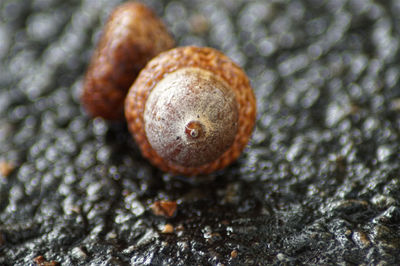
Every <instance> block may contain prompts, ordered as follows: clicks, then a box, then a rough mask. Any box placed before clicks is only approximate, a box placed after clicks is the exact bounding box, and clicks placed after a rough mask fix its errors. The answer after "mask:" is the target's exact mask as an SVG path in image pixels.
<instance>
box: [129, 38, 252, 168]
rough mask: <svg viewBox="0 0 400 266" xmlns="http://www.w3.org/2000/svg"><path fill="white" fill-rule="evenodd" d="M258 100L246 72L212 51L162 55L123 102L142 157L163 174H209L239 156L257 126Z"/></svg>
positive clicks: (176, 51) (185, 49) (191, 49)
mask: <svg viewBox="0 0 400 266" xmlns="http://www.w3.org/2000/svg"><path fill="white" fill-rule="evenodd" d="M255 115H256V106H255V97H254V94H253V91H252V88H251V87H250V83H249V80H248V78H247V76H246V74H245V73H244V72H243V70H242V69H241V68H240V67H238V66H237V65H236V64H235V63H233V62H232V61H231V60H230V59H229V58H228V57H226V56H225V55H223V54H222V53H220V52H218V51H217V50H214V49H211V48H200V47H190V46H189V47H180V48H175V49H172V50H169V51H167V52H164V53H161V54H160V55H158V56H157V57H155V58H154V59H152V60H151V61H150V62H149V63H148V64H147V65H146V67H145V68H144V69H143V70H142V71H141V72H140V74H139V76H138V78H137V79H136V81H135V82H134V84H133V85H132V87H131V88H130V90H129V93H128V96H127V98H126V101H125V116H126V119H127V121H128V127H129V130H130V131H131V133H132V134H133V136H134V138H135V140H136V142H137V143H138V145H139V147H140V149H141V151H142V154H143V156H145V157H146V158H148V159H149V160H150V161H151V163H153V164H154V165H156V166H158V167H159V168H161V169H162V170H164V171H167V172H172V173H176V174H184V175H197V174H207V173H210V172H213V171H215V170H218V169H221V168H224V167H225V166H227V165H228V164H230V163H231V162H233V161H234V160H235V159H237V157H238V156H239V155H240V153H241V151H242V150H243V149H244V147H245V146H246V145H247V142H248V140H249V138H250V135H251V132H252V130H253V127H254V122H255Z"/></svg>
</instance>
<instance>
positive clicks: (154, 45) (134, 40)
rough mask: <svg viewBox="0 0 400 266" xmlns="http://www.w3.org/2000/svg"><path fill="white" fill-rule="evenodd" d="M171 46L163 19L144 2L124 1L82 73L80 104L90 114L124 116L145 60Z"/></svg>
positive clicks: (121, 117)
mask: <svg viewBox="0 0 400 266" xmlns="http://www.w3.org/2000/svg"><path fill="white" fill-rule="evenodd" d="M173 46H174V40H173V38H172V36H171V35H170V34H169V33H168V31H167V29H166V27H165V26H164V24H163V22H162V21H161V20H160V19H159V18H158V17H157V16H156V15H155V14H154V13H153V11H152V10H150V9H149V8H148V7H146V6H145V5H143V4H140V3H135V2H127V3H124V4H122V5H120V6H118V7H116V8H115V9H114V11H113V12H112V14H111V15H110V17H109V19H108V21H107V23H106V25H105V28H104V31H103V34H102V36H101V39H100V41H99V43H98V46H97V49H96V50H95V52H94V54H93V56H92V60H91V63H90V65H89V67H88V71H87V73H86V76H85V80H84V85H83V93H82V97H81V98H82V103H83V105H84V107H85V109H86V111H87V112H88V113H89V114H90V115H91V116H93V117H96V116H101V117H103V118H105V119H110V120H121V119H123V118H124V115H123V109H124V100H125V97H126V94H127V92H128V89H129V87H130V86H131V85H132V83H133V82H134V80H135V79H136V77H137V75H138V73H139V72H140V70H141V69H142V68H143V67H144V66H145V65H146V63H147V62H148V61H149V60H150V59H151V58H153V57H154V56H156V55H157V54H159V53H160V52H162V51H165V50H168V49H170V48H172V47H173Z"/></svg>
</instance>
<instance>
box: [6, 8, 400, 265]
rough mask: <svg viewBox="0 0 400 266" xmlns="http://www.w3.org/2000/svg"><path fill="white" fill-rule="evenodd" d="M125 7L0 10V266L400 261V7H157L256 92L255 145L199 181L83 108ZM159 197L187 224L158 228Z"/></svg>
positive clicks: (184, 39) (181, 40)
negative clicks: (97, 48)
mask: <svg viewBox="0 0 400 266" xmlns="http://www.w3.org/2000/svg"><path fill="white" fill-rule="evenodd" d="M119 2H120V1H109V0H101V1H99V0H83V1H77V0H75V1H61V0H34V1H30V0H20V1H14V0H3V1H1V2H0V21H1V24H0V40H1V41H0V60H1V61H0V70H1V71H0V160H1V161H5V162H10V163H12V164H13V165H15V169H14V170H13V171H12V172H11V173H10V174H9V175H8V176H7V177H3V176H1V177H0V264H5V265H27V264H32V263H33V260H34V258H37V257H38V256H43V258H44V259H45V261H49V262H50V261H56V262H60V263H61V264H62V265H68V264H75V265H88V264H89V265H96V264H100V263H104V264H113V265H126V264H134V265H135V264H141V265H143V264H144V265H149V264H153V265H160V264H171V265H194V264H202V265H207V264H212V265H218V264H224V265H243V264H251V265H254V264H260V265H263V264H287V265H294V264H309V263H314V264H330V263H342V264H350V265H351V264H361V263H366V264H381V265H390V264H392V265H393V264H399V263H400V255H399V248H400V226H399V224H400V204H399V200H400V178H399V173H400V158H399V149H400V148H399V146H400V145H399V143H400V82H399V78H400V56H399V46H400V43H399V41H400V39H399V36H400V28H399V25H400V18H399V16H398V14H399V13H400V2H399V1H396V0H388V1H376V2H373V1H367V0H351V1H350V0H349V1H345V0H332V1H320V0H303V1H283V0H282V1H280V0H275V1H264V0H260V1H249V0H235V1H229V0H217V1H215V0H196V1H189V0H184V1H159V0H151V1H146V2H147V3H148V4H149V5H150V6H152V7H153V8H154V9H155V10H156V12H157V13H158V14H159V15H161V16H162V17H163V19H164V20H165V21H166V23H167V25H168V27H169V28H170V29H171V31H172V32H173V33H174V35H175V36H176V38H177V40H178V44H179V45H187V44H198V45H208V46H212V47H215V48H217V49H220V50H222V51H223V52H225V53H226V54H227V55H228V56H230V57H232V58H233V59H234V60H235V61H236V62H237V63H239V64H240V65H241V66H243V67H244V69H245V70H246V71H247V72H248V73H249V75H250V78H251V80H252V83H253V87H254V88H255V93H256V97H257V99H258V121H257V125H256V129H255V132H254V134H253V139H252V142H251V144H250V145H249V147H248V149H247V150H246V151H245V153H244V154H242V156H241V157H240V159H239V161H238V162H237V163H236V164H234V165H232V166H230V167H229V168H228V169H226V170H223V171H221V172H218V173H216V174H214V175H212V176H211V177H210V178H204V179H203V180H202V181H201V180H200V181H190V180H187V179H185V178H179V177H178V178H177V177H172V176H170V175H168V174H163V173H162V172H160V171H159V170H157V169H155V168H153V167H152V166H150V164H149V163H148V162H147V161H146V160H144V159H143V158H142V157H141V156H140V153H139V151H138V149H137V147H136V145H135V144H134V142H133V140H132V138H131V137H130V135H129V133H128V131H127V129H126V126H125V125H123V124H107V123H106V122H105V121H103V120H101V119H95V120H90V119H89V118H88V117H87V116H86V115H85V114H84V112H83V111H82V110H81V107H80V104H79V97H78V96H79V93H80V89H81V85H82V78H83V75H84V72H85V69H86V66H87V64H88V61H89V58H90V55H91V52H92V51H93V48H94V44H95V42H96V40H97V39H98V37H99V32H100V29H101V25H102V23H104V21H105V19H106V18H107V16H108V14H109V13H110V11H111V9H112V8H113V7H114V6H115V5H117V4H118V3H119ZM157 200H176V201H177V203H178V209H177V213H176V215H175V216H174V217H172V218H169V219H167V218H165V217H159V216H155V215H154V214H153V213H152V212H151V210H150V207H149V206H150V205H151V203H153V202H155V201H157ZM166 224H170V225H172V226H173V227H174V228H173V229H174V230H173V233H165V232H166V231H165V230H164V228H165V226H166ZM168 227H169V225H168ZM163 230H164V233H162V232H163ZM168 232H171V230H168Z"/></svg>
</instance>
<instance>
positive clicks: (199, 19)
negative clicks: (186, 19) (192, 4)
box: [190, 14, 210, 34]
mask: <svg viewBox="0 0 400 266" xmlns="http://www.w3.org/2000/svg"><path fill="white" fill-rule="evenodd" d="M190 28H191V29H192V31H193V32H194V33H196V34H204V33H206V32H207V31H208V29H209V28H210V23H209V21H208V19H207V18H206V17H205V16H203V15H201V14H196V15H193V16H191V17H190Z"/></svg>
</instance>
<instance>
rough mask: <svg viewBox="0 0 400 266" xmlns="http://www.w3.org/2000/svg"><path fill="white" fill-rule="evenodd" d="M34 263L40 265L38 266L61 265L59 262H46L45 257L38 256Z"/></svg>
mask: <svg viewBox="0 0 400 266" xmlns="http://www.w3.org/2000/svg"><path fill="white" fill-rule="evenodd" d="M33 261H34V262H35V263H36V264H37V265H38V266H57V265H60V264H59V263H58V262H56V261H54V260H52V261H46V260H45V259H44V257H43V256H41V255H40V256H37V257H36V258H34V259H33Z"/></svg>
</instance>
